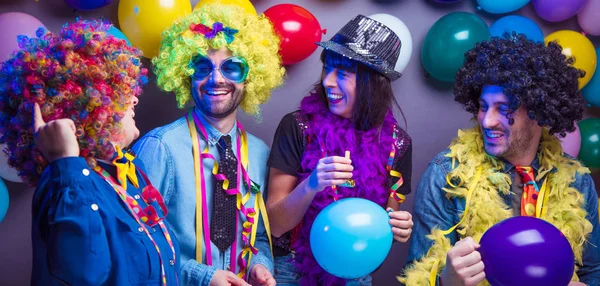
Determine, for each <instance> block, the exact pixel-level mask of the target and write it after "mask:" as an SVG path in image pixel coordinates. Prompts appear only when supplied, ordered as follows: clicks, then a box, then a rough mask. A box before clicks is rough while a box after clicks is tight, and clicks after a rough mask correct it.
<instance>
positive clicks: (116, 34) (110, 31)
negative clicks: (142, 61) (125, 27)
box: [106, 26, 131, 46]
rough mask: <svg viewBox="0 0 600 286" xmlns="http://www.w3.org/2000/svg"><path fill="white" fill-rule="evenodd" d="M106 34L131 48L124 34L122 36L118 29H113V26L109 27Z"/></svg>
mask: <svg viewBox="0 0 600 286" xmlns="http://www.w3.org/2000/svg"><path fill="white" fill-rule="evenodd" d="M106 32H107V33H108V34H109V35H111V36H113V37H115V38H117V39H121V40H125V42H127V44H128V45H129V46H131V42H130V41H129V39H127V36H125V34H123V32H121V31H120V30H119V29H117V28H115V26H110V29H108V31H106Z"/></svg>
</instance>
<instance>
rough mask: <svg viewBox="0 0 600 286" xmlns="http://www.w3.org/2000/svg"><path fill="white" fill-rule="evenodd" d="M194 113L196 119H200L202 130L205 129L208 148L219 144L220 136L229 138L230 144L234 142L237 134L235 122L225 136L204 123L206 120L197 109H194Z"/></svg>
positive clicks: (206, 122)
mask: <svg viewBox="0 0 600 286" xmlns="http://www.w3.org/2000/svg"><path fill="white" fill-rule="evenodd" d="M194 112H195V113H196V115H197V116H198V119H200V122H201V123H202V125H204V128H205V129H206V133H207V134H208V138H207V141H208V144H209V145H210V146H215V144H217V142H219V139H221V136H223V135H229V136H231V142H232V143H233V142H235V138H236V136H235V135H236V132H237V120H236V121H235V122H234V123H233V128H231V131H229V133H227V134H223V133H221V131H219V130H218V129H217V128H215V127H214V126H212V125H210V123H208V121H206V118H204V114H202V112H201V111H200V110H199V109H198V107H194Z"/></svg>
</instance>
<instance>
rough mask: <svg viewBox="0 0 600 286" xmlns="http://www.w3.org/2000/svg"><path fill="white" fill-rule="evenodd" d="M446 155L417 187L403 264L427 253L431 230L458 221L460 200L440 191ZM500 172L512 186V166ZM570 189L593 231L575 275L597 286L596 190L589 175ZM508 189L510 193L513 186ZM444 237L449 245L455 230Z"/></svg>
mask: <svg viewBox="0 0 600 286" xmlns="http://www.w3.org/2000/svg"><path fill="white" fill-rule="evenodd" d="M448 152H449V150H446V151H444V152H442V153H440V154H438V155H437V156H435V157H434V158H433V160H432V161H431V162H430V163H429V167H428V168H427V170H426V171H425V174H423V177H421V180H420V181H419V185H418V186H417V192H416V194H415V200H414V207H413V209H414V213H413V222H414V226H413V233H412V239H411V245H410V250H409V255H408V261H407V265H410V264H411V263H413V262H414V261H416V260H418V259H420V258H421V257H422V256H423V255H425V254H427V251H428V250H429V248H430V247H431V246H432V245H433V241H432V240H430V239H428V238H427V237H426V236H427V235H428V234H430V233H431V230H432V229H433V228H434V227H438V228H440V229H442V230H445V229H449V228H450V227H452V226H454V225H455V224H456V223H458V222H459V221H460V216H461V215H462V213H463V211H464V209H465V200H464V199H463V198H451V199H448V198H447V197H446V196H445V195H446V193H445V192H444V191H443V190H442V188H445V187H448V186H447V183H446V175H447V174H448V173H449V172H450V171H451V170H452V159H451V158H448V157H446V156H445V155H446V154H447V153H448ZM531 166H532V167H533V168H534V169H535V170H537V169H538V168H539V162H538V160H537V159H535V160H534V162H533V163H532V165H531ZM504 173H507V174H509V175H510V177H511V182H513V185H514V179H515V174H516V172H515V171H514V166H513V165H511V164H510V163H508V162H504ZM572 186H573V187H574V188H576V189H577V190H579V191H580V192H581V193H582V194H583V195H584V197H585V201H586V204H585V210H586V211H587V219H588V220H589V221H590V222H591V223H592V225H593V230H592V232H591V234H590V236H589V237H588V238H587V242H586V244H585V245H584V248H583V265H579V266H580V267H579V270H578V271H577V275H578V276H579V279H580V281H581V282H583V283H586V284H588V285H600V226H599V225H598V197H597V194H596V189H595V188H594V182H593V180H592V177H591V176H590V175H589V174H584V175H581V174H577V175H576V178H575V182H573V183H572ZM511 187H513V190H514V186H511ZM515 195H516V196H518V197H519V198H520V195H519V194H512V192H511V194H509V195H506V196H503V198H504V201H505V203H506V205H507V206H513V205H514V204H513V202H514V201H515V200H516V198H513V196H515ZM517 200H518V199H517ZM446 237H447V238H448V239H450V243H451V244H452V245H454V243H455V242H456V241H457V240H458V239H459V236H458V234H457V233H456V231H454V232H452V233H450V234H449V235H447V236H446ZM438 278H439V276H438Z"/></svg>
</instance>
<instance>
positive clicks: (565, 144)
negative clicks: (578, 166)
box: [557, 123, 581, 158]
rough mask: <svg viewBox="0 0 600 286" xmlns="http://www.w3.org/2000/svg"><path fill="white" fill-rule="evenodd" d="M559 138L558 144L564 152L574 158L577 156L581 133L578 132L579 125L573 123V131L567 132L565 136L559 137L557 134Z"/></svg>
mask: <svg viewBox="0 0 600 286" xmlns="http://www.w3.org/2000/svg"><path fill="white" fill-rule="evenodd" d="M557 137H558V139H559V140H560V145H561V146H562V148H563V151H565V153H567V154H569V155H571V156H572V157H574V158H577V156H579V149H580V148H581V133H579V126H577V123H575V131H573V132H571V133H567V136H565V137H561V136H560V135H557Z"/></svg>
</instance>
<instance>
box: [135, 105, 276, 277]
mask: <svg viewBox="0 0 600 286" xmlns="http://www.w3.org/2000/svg"><path fill="white" fill-rule="evenodd" d="M194 111H195V112H197V114H198V115H199V116H198V117H199V118H200V120H201V121H202V122H203V124H204V127H205V128H206V131H207V133H208V137H209V138H208V150H209V152H210V153H211V154H212V155H213V156H214V157H215V159H217V160H218V159H219V151H218V150H217V146H216V143H217V142H218V141H219V139H220V138H221V136H222V135H225V134H221V132H219V131H218V130H217V129H215V128H214V127H213V126H211V125H210V124H208V123H207V122H206V121H205V119H204V118H203V117H202V116H201V115H200V113H199V111H198V109H195V110H194ZM236 131H237V125H234V126H233V129H232V130H231V131H230V132H229V134H228V135H230V136H231V138H232V145H233V146H236V144H237V140H239V137H238V134H237V132H236ZM200 138H201V140H200V150H204V148H205V146H206V144H207V142H206V140H204V139H203V138H202V136H200ZM133 149H134V151H135V153H136V154H137V157H138V158H140V159H141V160H142V161H143V162H144V165H145V166H146V167H147V168H146V170H147V172H148V177H149V178H150V180H151V181H152V183H153V184H154V186H155V187H156V188H157V189H158V190H159V191H160V192H161V194H162V195H163V197H164V200H165V204H166V205H167V208H168V210H169V214H168V216H167V221H169V222H170V224H171V225H172V226H173V230H174V233H175V235H176V236H177V238H178V239H179V244H180V247H181V265H182V269H181V276H182V279H181V280H182V284H183V285H203V286H207V285H209V283H210V281H211V279H212V277H213V275H214V273H215V271H216V270H230V269H228V266H229V263H230V254H231V247H230V248H229V249H227V250H226V251H225V252H224V253H222V252H220V251H219V249H218V248H217V247H216V246H215V245H214V244H213V243H212V242H211V246H210V247H211V251H212V262H213V263H212V264H213V265H212V266H208V265H206V264H201V263H199V262H197V261H196V257H195V256H196V227H195V226H196V223H195V222H196V183H195V178H194V160H193V158H194V157H193V153H192V139H191V136H190V132H189V129H188V125H187V120H186V118H185V117H183V118H180V119H178V120H176V121H175V122H173V123H171V124H169V125H166V126H163V127H159V128H156V129H154V130H152V131H150V132H149V133H148V134H146V135H145V136H144V137H142V138H141V139H140V140H139V141H138V142H137V143H136V144H135V145H134V146H133ZM234 149H235V148H234ZM248 150H249V152H248V159H249V162H250V167H249V168H248V175H249V176H250V179H252V181H254V182H255V183H257V184H258V185H260V190H261V193H263V194H264V192H265V190H266V189H267V188H266V184H267V181H266V178H267V174H268V173H267V171H268V170H267V166H266V162H267V157H268V155H269V148H268V147H267V145H266V144H265V143H264V142H263V141H261V140H260V139H258V138H256V137H255V136H252V135H251V134H248ZM234 152H237V150H234ZM236 156H238V158H239V154H236ZM203 164H204V178H206V187H207V193H206V200H207V202H208V216H209V220H210V217H211V214H212V194H213V192H214V186H215V182H216V181H215V178H214V176H213V175H212V173H211V170H212V167H213V164H214V162H213V161H212V160H209V159H205V160H203ZM247 191H248V190H246V188H245V187H243V193H244V194H245V192H247ZM255 199H256V197H255V195H252V198H251V199H250V200H249V201H248V202H247V203H246V205H245V206H246V207H249V208H251V207H254V202H255ZM265 200H266V197H265ZM263 215H266V214H263V213H261V219H260V220H259V225H258V231H257V235H256V242H255V245H254V246H255V247H256V248H257V249H258V253H257V254H256V255H253V256H252V260H251V264H250V265H249V266H248V270H249V269H252V267H253V266H254V265H256V264H262V265H264V266H265V267H266V268H267V269H268V270H269V271H271V273H273V258H272V255H271V249H270V247H269V240H268V236H267V233H266V231H265V226H264V222H263V219H262V216H263ZM243 222H244V221H243V219H242V216H240V221H239V222H238V227H239V229H242V224H243ZM242 246H243V243H242V239H241V235H240V234H238V235H237V247H236V249H237V253H236V255H235V257H236V259H237V257H238V255H239V253H240V252H241V250H242ZM203 256H204V259H206V253H205V249H203ZM236 265H237V263H236ZM230 271H232V272H236V273H237V271H239V267H238V269H235V271H234V270H233V269H231V270H230Z"/></svg>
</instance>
